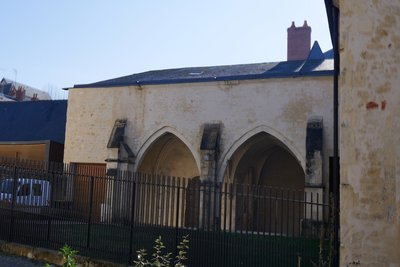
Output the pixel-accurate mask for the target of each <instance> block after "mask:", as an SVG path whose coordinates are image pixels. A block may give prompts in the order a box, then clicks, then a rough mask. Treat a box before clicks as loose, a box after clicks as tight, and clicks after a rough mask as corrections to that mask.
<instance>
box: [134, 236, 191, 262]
mask: <svg viewBox="0 0 400 267" xmlns="http://www.w3.org/2000/svg"><path fill="white" fill-rule="evenodd" d="M153 248H154V253H153V254H152V255H151V256H152V258H151V259H150V260H147V259H146V256H147V253H146V250H145V249H140V250H138V251H136V252H137V260H136V261H133V263H134V264H135V265H134V266H135V267H146V266H151V267H170V266H171V260H172V259H171V255H172V253H171V252H168V253H165V252H164V250H165V246H164V243H163V242H162V240H161V236H159V237H158V238H157V239H156V240H155V241H154V247H153ZM177 249H178V254H177V255H176V257H175V262H174V265H173V266H175V267H185V265H184V263H183V262H184V261H185V260H187V257H186V255H187V250H188V249H189V239H188V236H187V235H186V236H183V237H182V241H181V242H180V243H179V245H177Z"/></svg>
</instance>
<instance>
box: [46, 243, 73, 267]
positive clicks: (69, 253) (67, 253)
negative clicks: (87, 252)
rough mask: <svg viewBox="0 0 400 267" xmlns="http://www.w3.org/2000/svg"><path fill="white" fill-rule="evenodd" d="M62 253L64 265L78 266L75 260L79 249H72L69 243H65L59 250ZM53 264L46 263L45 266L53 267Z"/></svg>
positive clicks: (63, 266) (67, 266)
mask: <svg viewBox="0 0 400 267" xmlns="http://www.w3.org/2000/svg"><path fill="white" fill-rule="evenodd" d="M59 251H60V252H61V254H62V255H63V259H64V263H63V265H62V267H76V261H75V256H76V254H77V253H78V251H77V250H74V249H72V248H71V247H70V246H68V245H64V246H63V247H62V248H60V250H59ZM52 266H53V265H50V264H48V263H46V264H45V265H44V267H52Z"/></svg>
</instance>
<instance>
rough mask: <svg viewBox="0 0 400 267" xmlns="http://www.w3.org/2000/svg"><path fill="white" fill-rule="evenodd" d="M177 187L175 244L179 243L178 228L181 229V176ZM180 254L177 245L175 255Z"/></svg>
mask: <svg viewBox="0 0 400 267" xmlns="http://www.w3.org/2000/svg"><path fill="white" fill-rule="evenodd" d="M176 188H177V189H178V192H177V196H176V217H175V244H178V242H179V241H178V230H179V212H180V206H179V202H180V191H181V178H180V177H178V180H177V185H176ZM177 254H178V248H177V246H176V245H175V255H177Z"/></svg>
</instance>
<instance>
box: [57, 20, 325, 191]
mask: <svg viewBox="0 0 400 267" xmlns="http://www.w3.org/2000/svg"><path fill="white" fill-rule="evenodd" d="M310 34H311V29H310V27H309V26H308V25H307V23H306V22H305V23H304V25H303V26H302V27H296V26H295V25H294V24H293V25H292V26H291V27H290V28H288V56H290V57H293V58H292V59H293V60H288V61H283V62H275V63H257V64H245V65H231V66H213V67H192V68H181V69H169V70H156V71H149V72H144V73H138V74H133V75H129V76H124V77H120V78H115V79H111V80H106V81H101V82H96V83H92V84H81V85H75V86H74V87H72V88H69V89H68V90H69V99H68V111H67V126H66V136H65V151H64V161H65V162H66V163H73V164H76V166H78V168H85V167H87V166H92V167H95V168H99V169H104V170H107V173H108V174H110V175H112V174H113V173H115V171H116V170H130V171H135V172H143V173H150V174H156V175H165V176H179V177H186V178H190V179H191V180H192V181H196V180H201V181H214V182H237V183H245V184H252V185H266V186H276V187H285V188H293V189H298V190H304V191H312V192H318V193H320V195H321V196H322V195H323V193H327V192H329V158H330V156H332V134H331V133H332V104H331V103H332V81H333V80H332V73H333V59H332V58H331V57H330V56H329V54H330V53H327V54H324V53H323V52H322V51H321V49H320V47H319V45H318V43H317V42H315V43H314V45H313V47H312V48H311V49H310V40H311V38H310ZM291 42H296V45H291ZM300 44H301V45H302V47H303V49H298V46H299V45H300ZM292 49H297V50H298V51H297V50H296V51H292ZM305 50H306V53H305V52H304V51H305ZM296 53H297V55H296Z"/></svg>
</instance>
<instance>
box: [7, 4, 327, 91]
mask: <svg viewBox="0 0 400 267" xmlns="http://www.w3.org/2000/svg"><path fill="white" fill-rule="evenodd" d="M304 20H307V21H308V24H309V25H310V26H311V27H312V37H311V38H312V42H313V41H314V40H318V42H319V44H320V46H321V48H322V50H323V51H326V50H329V49H330V48H331V42H330V37H329V29H328V23H327V18H326V12H325V6H324V1H323V0H301V1H300V0H281V1H273V0H203V1H191V0H185V1H184V0H115V1H109V0H108V1H105V0H63V1H62V0H57V1H55V0H34V1H33V0H3V1H2V12H1V26H0V27H1V36H2V37H1V39H2V41H1V44H0V55H1V60H0V77H7V78H10V79H15V78H16V79H17V81H18V82H21V83H24V84H27V85H30V86H32V87H35V88H38V89H42V90H45V91H50V93H51V94H52V95H53V96H56V97H59V96H62V95H63V94H62V93H60V92H61V88H64V87H71V86H73V85H74V84H80V83H90V82H96V81H100V80H105V79H110V78H115V77H119V76H123V75H128V74H133V73H138V72H143V71H148V70H156V69H167V68H177V67H178V68H179V67H194V66H214V65H226V64H242V63H258V62H272V61H283V60H286V40H287V39H286V38H287V28H288V27H289V26H290V24H291V22H292V21H295V23H296V26H301V25H303V21H304Z"/></svg>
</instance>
